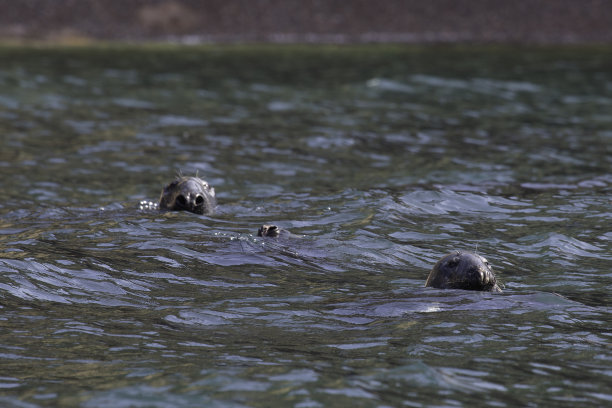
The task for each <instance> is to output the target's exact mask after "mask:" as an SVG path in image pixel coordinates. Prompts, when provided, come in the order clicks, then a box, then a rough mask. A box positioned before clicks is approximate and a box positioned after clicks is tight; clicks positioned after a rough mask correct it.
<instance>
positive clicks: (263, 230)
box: [257, 224, 281, 237]
mask: <svg viewBox="0 0 612 408" xmlns="http://www.w3.org/2000/svg"><path fill="white" fill-rule="evenodd" d="M280 232H281V229H280V228H279V227H277V226H276V225H272V224H264V225H262V226H261V227H260V228H259V230H258V231H257V236H258V237H278V236H279V235H280Z"/></svg>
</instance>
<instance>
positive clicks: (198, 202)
mask: <svg viewBox="0 0 612 408" xmlns="http://www.w3.org/2000/svg"><path fill="white" fill-rule="evenodd" d="M195 203H196V205H202V204H204V197H202V196H201V195H198V196H197V197H196V199H195Z"/></svg>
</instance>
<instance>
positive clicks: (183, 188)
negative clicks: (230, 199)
mask: <svg viewBox="0 0 612 408" xmlns="http://www.w3.org/2000/svg"><path fill="white" fill-rule="evenodd" d="M216 205H217V200H216V199H215V189H214V188H212V187H211V186H209V185H208V183H207V182H206V181H204V180H202V179H200V178H199V177H179V178H177V179H176V180H174V181H173V182H172V183H170V184H168V185H167V186H166V187H164V189H163V190H162V192H161V196H160V197H159V209H160V210H168V211H190V212H192V213H196V214H212V213H213V212H214V211H215V206H216Z"/></svg>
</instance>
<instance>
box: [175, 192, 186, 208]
mask: <svg viewBox="0 0 612 408" xmlns="http://www.w3.org/2000/svg"><path fill="white" fill-rule="evenodd" d="M176 202H177V203H179V205H181V206H183V207H184V206H185V205H187V200H186V199H185V196H183V195H182V194H180V195H179V196H177V197H176Z"/></svg>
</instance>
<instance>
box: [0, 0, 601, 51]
mask: <svg viewBox="0 0 612 408" xmlns="http://www.w3.org/2000/svg"><path fill="white" fill-rule="evenodd" d="M0 39H4V40H5V41H18V42H20V41H49V42H60V43H71V42H72V43H75V42H76V43H78V42H86V41H100V40H102V41H106V40H109V41H137V42H138V41H176V42H183V43H236V42H272V43H310V42H312V43H372V42H398V43H527V44H586V43H610V42H612V0H581V1H576V0H513V1H508V0H427V1H423V0H376V1H374V0H19V1H15V0H0Z"/></svg>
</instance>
